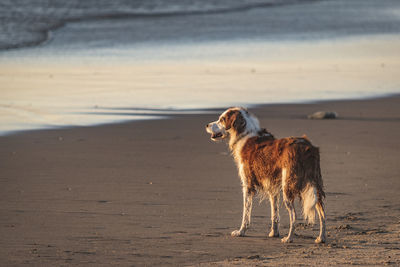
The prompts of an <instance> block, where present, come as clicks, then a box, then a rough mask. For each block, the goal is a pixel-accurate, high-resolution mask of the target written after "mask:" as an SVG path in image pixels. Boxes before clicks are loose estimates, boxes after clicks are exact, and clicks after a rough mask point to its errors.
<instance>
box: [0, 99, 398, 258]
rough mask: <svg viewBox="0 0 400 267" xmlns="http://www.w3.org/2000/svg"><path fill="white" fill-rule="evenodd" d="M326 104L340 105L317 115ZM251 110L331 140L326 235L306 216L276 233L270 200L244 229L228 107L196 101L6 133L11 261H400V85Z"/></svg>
mask: <svg viewBox="0 0 400 267" xmlns="http://www.w3.org/2000/svg"><path fill="white" fill-rule="evenodd" d="M318 110H328V111H336V112H338V113H339V116H340V117H339V119H337V120H308V119H306V116H307V115H308V114H310V113H312V112H315V111H318ZM251 111H252V112H253V113H255V114H256V115H257V116H258V117H259V119H260V122H261V125H262V126H264V127H266V128H267V129H268V130H270V131H271V132H272V133H274V134H275V135H276V136H277V137H284V136H297V135H302V134H307V136H308V137H309V138H310V139H311V140H312V142H313V143H314V144H315V145H317V146H319V147H320V149H321V161H322V162H321V164H322V174H323V179H324V182H325V188H326V193H327V199H326V210H327V233H328V241H327V243H326V244H324V245H315V244H314V242H313V241H314V240H313V239H314V237H315V236H316V234H317V229H318V228H317V227H311V226H307V225H305V224H304V222H303V220H302V218H301V217H300V218H299V220H298V221H297V225H296V238H295V240H294V242H293V243H292V244H282V243H281V242H280V239H277V238H267V237H266V236H267V230H268V228H269V223H270V216H269V204H266V203H265V202H262V203H260V204H258V203H256V204H255V205H254V213H253V221H252V228H251V229H250V230H249V231H248V236H247V237H244V238H233V237H231V236H230V232H231V231H232V230H235V229H236V228H237V227H238V226H239V224H240V221H241V210H242V207H241V205H242V198H241V188H240V182H239V178H238V175H237V172H236V168H235V166H234V163H233V161H232V159H231V156H230V155H229V153H228V150H227V147H226V145H225V144H223V143H219V144H215V143H213V142H211V141H210V138H209V136H208V135H207V133H206V132H205V131H204V125H205V124H206V123H207V122H209V121H212V120H214V119H215V118H216V116H217V113H216V114H198V115H196V114H192V115H180V116H174V117H172V118H170V119H165V120H153V121H136V122H129V123H124V124H110V125H103V126H96V127H78V128H65V129H57V130H41V131H31V132H23V133H19V134H15V135H10V136H2V137H0V147H1V148H2V149H1V151H0V162H1V173H0V182H1V187H0V190H1V192H0V217H1V218H2V219H1V223H0V237H1V238H0V248H1V249H0V265H2V266H21V265H27V266H66V265H89V266H90V265H92V266H110V265H120V266H129V265H130V266H146V265H147V266H160V265H173V266H187V265H189V266H190V265H192V266H199V265H200V266H235V265H237V266H239V265H240V266H246V265H248V266H255V265H261V266H283V265H341V266H343V265H370V266H372V265H399V264H400V250H399V247H400V239H399V237H400V209H399V207H400V198H399V194H398V192H399V189H400V180H399V174H400V167H399V164H398V159H399V158H400V143H399V141H398V138H399V136H400V117H399V114H400V96H392V97H387V98H380V99H370V100H358V101H355V100H352V101H330V102H322V103H311V104H284V105H269V106H260V107H257V108H253V109H251ZM297 204H298V203H297ZM298 216H300V214H298ZM287 230H288V216H287V212H286V210H285V209H284V207H282V206H281V234H282V235H284V234H286V233H287Z"/></svg>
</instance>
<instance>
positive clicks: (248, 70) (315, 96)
mask: <svg viewBox="0 0 400 267" xmlns="http://www.w3.org/2000/svg"><path fill="white" fill-rule="evenodd" d="M381 38H383V37H378V38H377V39H373V40H362V39H361V40H360V39H349V40H341V41H339V42H334V43H330V42H319V43H315V44H312V43H302V44H300V43H284V42H279V43H275V44H273V43H263V42H260V43H256V42H255V43H252V44H248V45H247V46H246V45H245V43H240V42H239V43H234V44H229V45H228V47H225V46H224V45H223V44H219V45H217V44H213V45H209V46H205V47H203V46H199V47H195V46H184V47H185V49H182V50H179V49H178V50H179V51H176V54H174V53H172V54H171V55H170V57H168V56H167V54H166V53H167V51H169V50H168V48H166V47H164V50H163V51H161V50H162V49H161V50H158V54H157V55H156V57H157V58H158V59H157V60H155V59H154V58H152V59H151V57H150V58H148V57H146V55H147V54H146V53H145V54H146V55H144V58H148V59H149V61H148V62H146V61H140V60H139V61H138V62H136V61H135V56H129V53H133V55H134V54H135V53H136V54H140V51H141V50H140V51H133V50H130V49H125V50H122V51H123V53H127V54H126V56H127V57H126V58H127V59H122V54H121V55H119V56H117V57H116V58H112V57H110V56H109V55H108V56H104V57H100V58H97V59H96V57H94V58H91V59H87V58H86V59H85V58H80V57H79V56H78V55H71V56H70V58H69V59H66V58H63V57H59V56H58V57H57V56H53V57H49V58H47V57H44V58H42V59H41V60H38V59H37V58H25V59H24V60H22V61H18V60H17V59H16V58H15V59H14V60H11V59H10V61H5V62H2V63H1V64H0V83H1V84H2V85H3V89H2V98H1V99H0V118H1V120H0V125H1V127H0V131H13V130H19V129H24V127H25V129H26V128H27V127H31V128H41V127H43V125H50V126H58V125H61V126H66V125H90V124H98V123H107V122H110V121H121V120H129V119H130V118H129V117H127V116H126V115H127V114H129V113H132V112H131V111H130V110H131V109H132V108H136V109H138V108H139V109H143V110H142V111H140V112H135V113H139V114H132V115H135V117H131V118H132V119H137V118H138V116H141V115H142V117H143V116H146V115H147V113H149V112H148V110H149V109H164V110H171V109H172V110H173V109H178V110H179V109H204V108H218V107H221V106H237V105H242V106H252V105H253V104H258V103H271V104H273V103H283V102H290V103H293V102H308V101H314V100H329V99H354V98H365V97H370V96H377V95H378V96H379V95H386V94H392V93H398V92H399V88H400V80H399V79H398V73H399V70H400V64H399V62H400V56H399V55H400V53H399V51H398V48H397V47H400V39H399V38H398V36H392V37H391V38H387V39H384V38H383V39H381ZM396 44H399V45H398V46H396ZM203 48H204V49H205V48H207V49H205V50H204V51H208V52H207V53H209V55H208V57H205V58H202V57H201V55H202V54H201V53H203V54H204V52H201V51H203ZM249 49H250V51H248V50H249ZM150 50H152V49H149V50H147V52H148V53H149V52H150ZM246 51H247V52H246ZM270 51H273V52H274V53H273V54H271V52H270ZM185 55H186V56H187V55H191V57H189V58H187V57H186V56H185ZM212 56H215V58H213V57H212ZM178 58H183V59H182V60H178ZM233 58H235V59H236V60H233ZM107 59H109V61H107V62H105V60H107ZM45 60H46V62H45ZM112 109H121V110H122V109H125V110H124V111H123V112H122V111H121V112H122V113H124V114H123V115H124V116H122V115H121V116H119V115H118V112H115V111H112ZM145 109H147V111H146V110H145ZM90 114H97V115H90ZM100 114H102V115H103V116H101V115H100ZM106 114H107V115H106Z"/></svg>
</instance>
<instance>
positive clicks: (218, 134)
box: [206, 122, 225, 141]
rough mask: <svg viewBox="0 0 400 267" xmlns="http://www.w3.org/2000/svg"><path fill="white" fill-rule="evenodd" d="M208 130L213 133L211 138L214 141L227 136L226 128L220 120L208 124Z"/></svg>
mask: <svg viewBox="0 0 400 267" xmlns="http://www.w3.org/2000/svg"><path fill="white" fill-rule="evenodd" d="M206 131H207V133H209V134H211V139H212V140H214V141H215V140H217V139H219V138H224V137H225V130H224V128H223V127H221V126H220V125H219V123H218V122H211V123H209V124H207V125H206Z"/></svg>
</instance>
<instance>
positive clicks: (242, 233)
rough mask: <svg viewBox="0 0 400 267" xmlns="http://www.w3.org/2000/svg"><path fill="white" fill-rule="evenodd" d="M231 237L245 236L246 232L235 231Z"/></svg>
mask: <svg viewBox="0 0 400 267" xmlns="http://www.w3.org/2000/svg"><path fill="white" fill-rule="evenodd" d="M231 236H233V237H239V236H244V231H243V230H235V231H233V232H232V233H231Z"/></svg>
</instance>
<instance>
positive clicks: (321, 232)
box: [315, 201, 326, 243]
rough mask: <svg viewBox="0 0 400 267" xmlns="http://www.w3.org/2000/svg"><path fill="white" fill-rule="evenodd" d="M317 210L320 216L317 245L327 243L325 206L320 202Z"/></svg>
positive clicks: (316, 206)
mask: <svg viewBox="0 0 400 267" xmlns="http://www.w3.org/2000/svg"><path fill="white" fill-rule="evenodd" d="M315 208H316V210H317V213H318V216H319V227H320V228H319V236H318V238H317V239H315V243H325V241H326V236H325V210H324V206H323V204H322V203H321V202H320V201H318V202H317V204H316V205H315Z"/></svg>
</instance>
